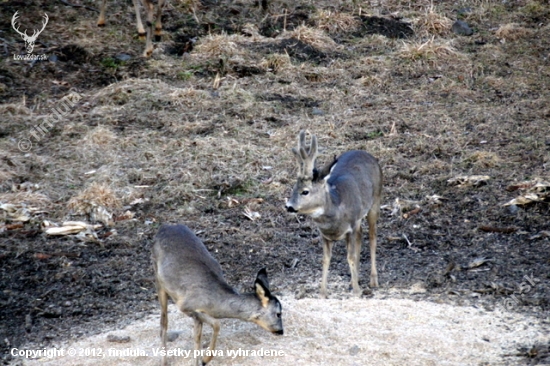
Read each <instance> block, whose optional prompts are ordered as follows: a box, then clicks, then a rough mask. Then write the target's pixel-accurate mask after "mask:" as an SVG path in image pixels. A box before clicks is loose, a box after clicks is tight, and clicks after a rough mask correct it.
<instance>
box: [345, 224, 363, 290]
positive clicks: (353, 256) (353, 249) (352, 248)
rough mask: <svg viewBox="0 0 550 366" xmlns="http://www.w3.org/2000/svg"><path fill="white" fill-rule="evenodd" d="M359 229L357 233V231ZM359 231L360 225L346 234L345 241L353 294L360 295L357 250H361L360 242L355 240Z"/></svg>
mask: <svg viewBox="0 0 550 366" xmlns="http://www.w3.org/2000/svg"><path fill="white" fill-rule="evenodd" d="M357 231H359V233H358V232H357ZM360 233H361V227H359V229H358V230H357V229H356V230H354V231H353V232H351V233H348V234H346V243H347V251H348V264H349V270H350V272H351V286H352V288H353V294H354V295H355V296H361V287H359V273H358V272H359V268H358V267H359V258H358V255H357V251H358V250H359V251H360V250H361V246H360V245H361V244H360V241H359V243H358V242H357V237H358V235H360Z"/></svg>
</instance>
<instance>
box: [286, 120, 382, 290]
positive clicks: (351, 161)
mask: <svg viewBox="0 0 550 366" xmlns="http://www.w3.org/2000/svg"><path fill="white" fill-rule="evenodd" d="M305 139H306V134H305V131H300V134H299V135H298V147H297V148H293V149H292V151H293V152H294V154H295V155H296V158H297V160H298V181H297V182H296V184H295V185H294V189H293V190H292V194H291V196H290V199H289V200H288V201H287V203H286V209H287V211H289V212H297V213H301V214H306V215H310V216H311V217H312V218H313V221H315V222H316V223H317V225H318V226H319V230H320V231H321V236H322V241H323V277H322V280H321V296H322V297H324V298H326V297H327V277H328V268H329V265H330V259H331V256H332V246H333V243H334V241H336V240H341V239H344V238H345V239H346V243H347V252H348V263H349V267H350V272H351V284H352V287H353V293H354V295H356V296H360V295H361V288H360V287H359V275H358V271H359V259H360V255H361V240H362V230H361V221H362V219H363V217H365V216H367V221H368V224H369V242H370V258H371V274H370V286H371V287H378V272H377V271H376V222H377V220H378V217H379V216H380V201H381V198H382V170H381V169H380V165H378V162H377V160H376V159H375V158H374V157H373V156H372V155H370V154H368V153H367V152H365V151H361V150H353V151H348V152H346V153H344V154H342V155H340V157H339V158H338V159H335V160H334V161H333V162H331V163H330V164H327V165H326V166H325V167H324V168H323V169H321V170H320V171H319V170H317V169H316V168H315V159H316V158H317V138H316V137H315V136H314V135H313V136H311V145H310V147H309V149H306V144H305Z"/></svg>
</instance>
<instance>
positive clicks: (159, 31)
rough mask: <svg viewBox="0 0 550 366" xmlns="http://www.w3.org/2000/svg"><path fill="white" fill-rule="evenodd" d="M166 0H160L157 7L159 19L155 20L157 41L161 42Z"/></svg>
mask: <svg viewBox="0 0 550 366" xmlns="http://www.w3.org/2000/svg"><path fill="white" fill-rule="evenodd" d="M163 7H164V0H159V2H158V7H157V21H156V22H155V42H160V41H161V39H162V20H161V18H162V8H163Z"/></svg>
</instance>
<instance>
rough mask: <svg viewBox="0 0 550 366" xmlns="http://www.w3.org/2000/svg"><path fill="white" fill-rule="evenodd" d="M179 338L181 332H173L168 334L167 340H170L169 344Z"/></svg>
mask: <svg viewBox="0 0 550 366" xmlns="http://www.w3.org/2000/svg"><path fill="white" fill-rule="evenodd" d="M179 336H180V332H176V331H173V330H172V331H169V332H167V333H166V339H167V340H168V342H174V341H175V340H176V339H178V337H179Z"/></svg>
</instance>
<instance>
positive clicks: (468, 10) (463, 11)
mask: <svg viewBox="0 0 550 366" xmlns="http://www.w3.org/2000/svg"><path fill="white" fill-rule="evenodd" d="M471 12H472V8H460V9H458V10H457V13H458V15H465V14H470V13H471Z"/></svg>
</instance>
